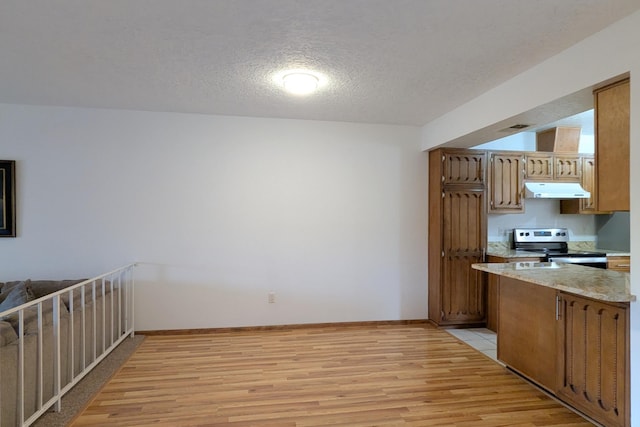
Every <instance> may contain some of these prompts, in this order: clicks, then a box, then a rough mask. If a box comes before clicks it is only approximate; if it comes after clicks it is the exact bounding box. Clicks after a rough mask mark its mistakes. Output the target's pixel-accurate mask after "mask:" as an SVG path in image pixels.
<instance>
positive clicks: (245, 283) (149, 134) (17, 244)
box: [0, 105, 427, 330]
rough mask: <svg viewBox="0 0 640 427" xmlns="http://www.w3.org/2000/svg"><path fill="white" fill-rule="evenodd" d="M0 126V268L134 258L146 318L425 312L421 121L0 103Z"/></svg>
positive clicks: (98, 264) (63, 268)
mask: <svg viewBox="0 0 640 427" xmlns="http://www.w3.org/2000/svg"><path fill="white" fill-rule="evenodd" d="M0 141H2V142H1V144H2V145H1V146H0V153H1V156H0V157H2V158H6V159H15V160H17V184H18V188H17V193H18V194H17V204H18V206H17V207H18V218H17V223H18V238H16V239H0V274H1V277H0V280H1V279H4V280H12V279H21V278H73V277H82V276H91V275H95V274H98V273H101V272H104V271H107V270H108V269H111V268H114V267H117V266H119V265H123V264H126V263H129V262H131V261H139V262H141V263H142V264H141V266H140V268H139V269H138V271H137V278H138V293H137V303H138V305H137V307H138V313H137V318H136V322H137V323H136V326H137V328H138V329H141V330H149V329H180V328H209V327H226V326H245V325H272V324H293V323H315V322H342V321H363V320H386V319H391V320H396V319H415V318H426V317H427V286H426V283H427V279H426V275H427V267H426V264H427V248H426V218H427V206H426V205H427V202H426V194H427V167H426V166H427V156H426V154H425V153H423V152H421V151H420V134H419V129H418V128H412V127H396V126H383V125H358V124H347V123H330V122H316V121H296V120H277V119H259V118H240V117H221V116H205V115H186V114H171V113H147V112H133V111H116V110H97V109H80V108H56V107H31V106H16V105H0ZM269 292H275V293H276V303H275V304H268V303H267V294H268V293H269Z"/></svg>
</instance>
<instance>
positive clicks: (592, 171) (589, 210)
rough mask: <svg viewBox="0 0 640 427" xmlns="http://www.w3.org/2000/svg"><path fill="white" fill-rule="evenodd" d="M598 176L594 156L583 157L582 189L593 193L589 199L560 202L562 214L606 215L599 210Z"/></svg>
mask: <svg viewBox="0 0 640 427" xmlns="http://www.w3.org/2000/svg"><path fill="white" fill-rule="evenodd" d="M596 182H597V176H596V159H595V158H594V157H593V156H584V155H583V156H582V177H581V179H580V183H581V184H582V188H584V189H585V190H587V191H588V192H589V193H591V197H590V198H588V199H569V200H561V201H560V213H563V214H606V213H611V212H601V211H599V210H598V190H597V188H596V187H597V184H596Z"/></svg>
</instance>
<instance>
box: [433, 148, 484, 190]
mask: <svg viewBox="0 0 640 427" xmlns="http://www.w3.org/2000/svg"><path fill="white" fill-rule="evenodd" d="M485 159H486V156H485V152H484V151H477V152H475V151H473V150H447V151H446V152H445V153H443V162H444V173H443V177H442V183H443V184H445V185H447V184H465V185H478V186H483V185H484V181H485V178H484V171H485V164H484V162H485Z"/></svg>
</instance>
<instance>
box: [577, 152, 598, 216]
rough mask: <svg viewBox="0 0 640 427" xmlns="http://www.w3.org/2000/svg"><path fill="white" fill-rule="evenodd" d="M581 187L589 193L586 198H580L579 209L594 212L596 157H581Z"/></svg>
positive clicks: (596, 194)
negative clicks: (588, 196)
mask: <svg viewBox="0 0 640 427" xmlns="http://www.w3.org/2000/svg"><path fill="white" fill-rule="evenodd" d="M581 182H582V188H584V189H585V190H587V191H588V192H589V193H591V197H590V198H588V199H580V211H582V212H585V213H595V212H596V211H597V209H598V208H597V206H598V205H597V201H596V200H597V197H598V192H597V190H596V159H594V158H593V157H586V156H583V157H582V181H581Z"/></svg>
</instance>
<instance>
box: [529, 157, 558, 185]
mask: <svg viewBox="0 0 640 427" xmlns="http://www.w3.org/2000/svg"><path fill="white" fill-rule="evenodd" d="M525 178H526V179H528V180H529V181H551V180H552V179H553V155H552V154H551V153H548V154H545V153H535V154H533V153H528V154H526V155H525Z"/></svg>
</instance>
